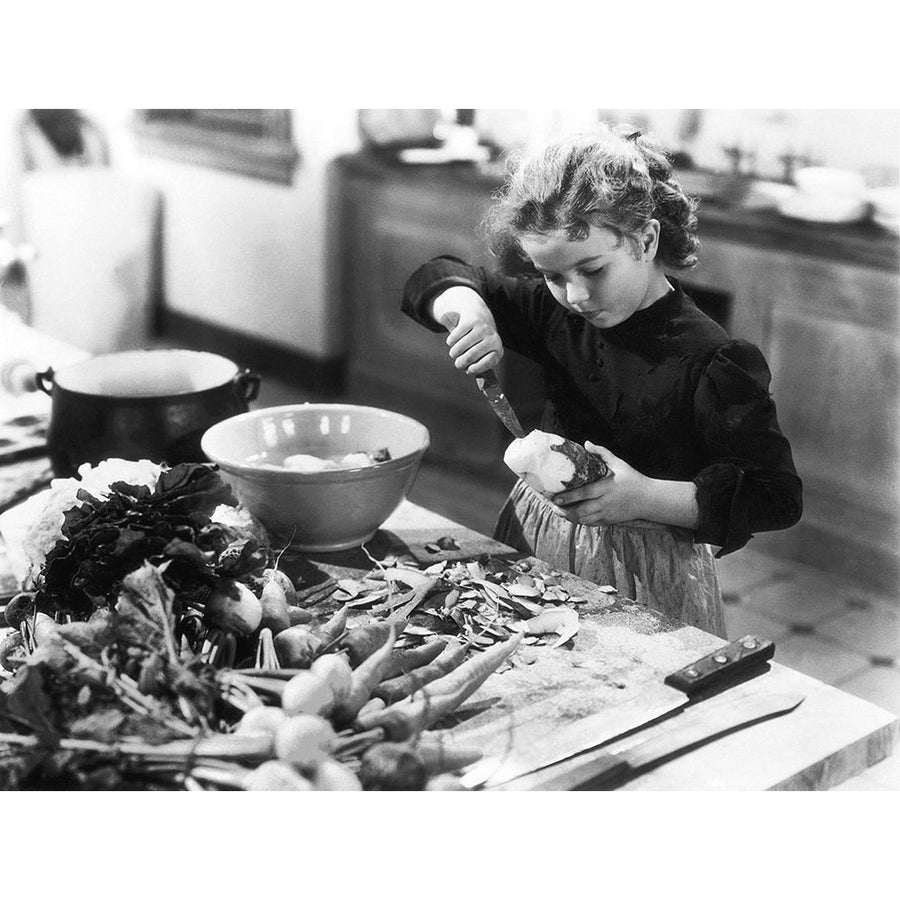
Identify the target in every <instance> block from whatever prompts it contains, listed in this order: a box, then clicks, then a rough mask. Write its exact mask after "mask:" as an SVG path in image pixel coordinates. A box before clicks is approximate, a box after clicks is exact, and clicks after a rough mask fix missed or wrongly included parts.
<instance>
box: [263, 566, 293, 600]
mask: <svg viewBox="0 0 900 900" xmlns="http://www.w3.org/2000/svg"><path fill="white" fill-rule="evenodd" d="M263 580H264V581H265V582H269V581H275V582H277V583H278V584H279V585H280V587H281V589H282V590H283V591H284V596H285V598H286V599H287V602H288V605H289V606H290V605H291V604H293V603H296V602H297V589H296V588H295V587H294V583H293V582H292V581H291V579H290V578H289V577H288V576H287V575H286V574H285V573H284V572H282V571H281V569H275V568H272V569H266V570H265V571H264V572H263Z"/></svg>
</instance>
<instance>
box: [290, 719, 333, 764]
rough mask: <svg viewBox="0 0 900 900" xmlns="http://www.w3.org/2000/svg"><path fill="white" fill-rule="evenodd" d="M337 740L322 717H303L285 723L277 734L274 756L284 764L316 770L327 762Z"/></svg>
mask: <svg viewBox="0 0 900 900" xmlns="http://www.w3.org/2000/svg"><path fill="white" fill-rule="evenodd" d="M335 739H336V735H335V733H334V729H333V728H332V727H331V725H330V724H329V723H328V722H326V721H325V719H323V718H321V717H320V716H311V715H306V714H301V715H298V716H294V717H293V718H290V719H288V720H287V721H286V722H283V723H282V724H281V725H280V726H279V728H278V731H277V732H276V734H275V754H276V755H277V756H278V758H279V759H281V760H283V761H284V762H287V763H291V764H292V765H295V766H300V768H303V769H313V768H315V767H316V766H317V765H318V764H319V763H321V762H322V761H323V760H324V759H326V758H327V757H328V756H329V754H330V752H331V748H332V746H333V744H334V741H335Z"/></svg>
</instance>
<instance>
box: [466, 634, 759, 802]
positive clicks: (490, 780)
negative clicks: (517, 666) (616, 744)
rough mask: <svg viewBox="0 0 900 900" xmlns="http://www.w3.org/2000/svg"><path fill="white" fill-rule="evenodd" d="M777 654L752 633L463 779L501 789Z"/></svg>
mask: <svg viewBox="0 0 900 900" xmlns="http://www.w3.org/2000/svg"><path fill="white" fill-rule="evenodd" d="M774 655H775V644H773V643H772V641H769V640H762V639H760V638H758V637H756V636H754V635H746V636H745V637H742V638H741V639H740V640H737V641H733V642H732V643H730V644H727V645H726V646H724V647H722V648H721V649H719V650H716V651H714V652H712V653H709V654H707V655H706V656H704V657H702V658H701V659H698V660H697V661H696V662H693V663H691V664H690V665H688V666H685V667H684V668H683V669H679V670H678V671H677V672H673V673H672V674H671V675H668V676H667V677H666V678H665V680H664V681H663V682H662V683H657V684H651V685H648V686H647V687H646V688H645V689H644V690H643V691H642V692H641V693H640V694H638V695H637V696H635V697H632V698H631V699H630V700H626V701H624V702H623V703H618V704H616V705H615V706H612V707H610V708H609V709H605V710H602V711H601V712H598V713H593V714H592V715H589V716H585V717H584V718H583V719H579V720H578V721H577V722H573V723H572V724H571V725H566V726H564V727H562V728H559V729H557V730H556V731H554V732H553V733H552V734H551V735H549V736H548V737H546V738H543V739H540V740H536V741H532V742H530V743H529V744H528V745H527V746H523V747H520V748H517V749H516V750H515V751H514V752H513V753H512V754H510V755H509V756H507V757H505V758H503V759H501V758H498V757H488V758H486V759H483V760H481V761H480V762H478V763H476V764H475V766H474V767H473V768H471V769H469V770H468V771H467V772H466V773H465V774H464V775H463V783H464V784H465V785H466V786H468V787H477V786H483V787H488V788H490V787H497V786H498V785H501V784H504V783H505V782H507V781H511V780H512V779H513V778H518V777H519V776H521V775H526V774H528V773H529V772H536V771H538V770H539V769H543V768H546V767H547V766H550V765H553V764H554V763H558V762H562V761H563V760H566V759H569V758H570V757H573V756H577V755H578V754H579V753H584V752H585V751H587V750H592V749H594V748H595V747H599V746H601V745H603V744H608V743H609V742H610V741H612V740H614V739H616V738H620V737H624V736H625V735H626V734H630V733H631V732H632V731H636V730H637V729H639V728H642V727H644V726H645V725H649V724H650V723H652V722H656V721H657V720H658V719H661V718H662V717H663V716H666V715H668V714H670V713H672V712H674V711H676V710H679V709H681V708H682V707H684V706H687V705H688V704H689V703H690V702H691V701H692V700H694V699H695V698H697V697H698V696H699V695H702V694H704V693H706V692H707V691H708V690H709V689H710V688H713V687H720V686H722V685H730V684H731V683H732V682H733V681H734V680H735V679H736V677H737V676H738V675H741V674H746V673H748V672H750V671H751V670H753V669H755V668H756V667H757V666H761V665H762V663H764V662H766V661H767V660H769V659H771V658H772V657H773V656H774Z"/></svg>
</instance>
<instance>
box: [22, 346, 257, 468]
mask: <svg viewBox="0 0 900 900" xmlns="http://www.w3.org/2000/svg"><path fill="white" fill-rule="evenodd" d="M37 382H38V385H39V386H40V388H41V390H43V391H44V392H45V393H47V394H49V395H50V397H51V400H52V403H51V405H50V426H49V429H48V431H47V448H48V451H49V455H50V462H51V465H52V466H53V471H54V472H55V473H56V474H57V475H59V476H69V475H73V474H74V473H75V471H76V470H77V468H78V466H80V465H81V464H82V463H86V462H87V463H91V464H96V463H98V462H100V461H101V460H103V459H108V458H109V457H120V458H122V459H149V460H152V461H153V462H165V463H168V464H170V465H174V464H175V463H179V462H205V461H206V456H205V455H204V454H203V451H202V450H201V449H200V438H201V437H202V436H203V433H204V432H205V431H206V429H207V428H209V427H210V425H214V424H215V423H216V422H220V421H221V420H222V419H227V418H229V417H230V416H234V415H237V414H238V413H243V412H247V410H248V406H247V404H248V403H249V402H250V401H251V400H253V399H255V398H256V396H257V394H258V393H259V385H260V376H259V375H257V374H255V373H253V372H251V371H250V370H249V369H241V368H239V367H238V366H237V365H236V364H235V363H233V362H231V360H228V359H225V358H224V357H222V356H217V355H216V354H214V353H204V352H200V351H196V350H130V351H126V352H122V353H107V354H102V355H99V356H94V357H92V358H91V359H87V360H85V361H84V362H79V363H75V364H74V365H71V366H66V367H65V368H64V369H60V371H59V372H54V371H53V369H48V370H47V371H46V372H41V373H39V374H38V376H37Z"/></svg>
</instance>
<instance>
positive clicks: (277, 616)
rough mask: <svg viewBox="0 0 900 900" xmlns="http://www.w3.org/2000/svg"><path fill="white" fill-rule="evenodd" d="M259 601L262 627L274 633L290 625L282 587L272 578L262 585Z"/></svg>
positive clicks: (288, 611)
mask: <svg viewBox="0 0 900 900" xmlns="http://www.w3.org/2000/svg"><path fill="white" fill-rule="evenodd" d="M259 602H260V605H261V606H262V618H261V619H260V626H261V627H262V628H270V629H271V631H272V634H273V635H275V634H278V633H279V632H282V631H284V630H285V629H286V628H290V627H291V617H290V610H289V607H288V604H287V597H286V596H285V593H284V588H283V587H282V586H281V585H280V584H279V583H278V582H277V581H276V580H275V579H274V578H273V579H271V580H270V581H267V582H266V583H265V584H264V585H263V589H262V592H261V593H260V595H259Z"/></svg>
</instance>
